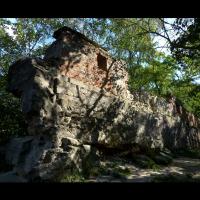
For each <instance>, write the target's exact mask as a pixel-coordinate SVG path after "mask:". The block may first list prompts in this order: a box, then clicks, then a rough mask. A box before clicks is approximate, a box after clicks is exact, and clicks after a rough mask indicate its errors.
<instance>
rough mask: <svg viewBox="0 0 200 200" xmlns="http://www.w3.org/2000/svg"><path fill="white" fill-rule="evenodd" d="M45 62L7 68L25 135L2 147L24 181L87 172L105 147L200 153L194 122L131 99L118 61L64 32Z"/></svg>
mask: <svg viewBox="0 0 200 200" xmlns="http://www.w3.org/2000/svg"><path fill="white" fill-rule="evenodd" d="M54 37H55V38H56V39H57V40H56V41H55V42H54V43H53V44H52V45H51V46H50V47H49V48H48V49H47V52H46V55H45V57H44V59H43V60H42V59H37V58H34V59H33V58H25V59H21V60H19V61H17V62H16V63H14V64H13V65H12V66H11V67H10V68H9V79H8V90H9V91H10V92H12V93H13V94H14V95H16V96H17V97H20V98H21V101H22V111H23V113H24V115H25V117H26V120H27V123H28V134H29V135H30V136H26V137H23V138H15V139H13V140H11V141H10V142H9V143H8V144H7V153H6V160H7V162H8V163H10V164H12V165H13V170H14V172H15V173H16V174H18V175H20V176H23V177H25V178H26V179H28V180H29V181H36V180H44V181H45V180H47V181H48V180H53V179H54V178H56V177H57V176H59V174H62V172H63V171H64V170H66V169H73V168H76V169H78V170H80V171H81V170H82V169H84V165H85V163H89V162H90V159H91V158H95V157H96V158H98V155H99V150H98V149H102V148H111V149H126V148H128V149H130V148H132V147H134V145H135V144H137V145H139V146H141V147H145V148H163V147H168V148H169V149H174V148H199V146H200V133H199V130H200V129H199V128H200V127H199V125H200V121H199V119H196V118H195V117H194V116H192V115H191V114H189V113H187V112H186V111H184V110H183V109H180V107H178V106H177V105H176V102H175V100H173V99H170V100H169V102H167V101H166V100H164V99H160V98H157V97H154V96H150V95H149V94H147V93H143V94H139V93H134V94H130V92H129V91H128V87H127V80H128V75H127V72H126V70H125V67H124V63H123V62H121V61H115V60H114V59H112V58H111V57H109V55H108V54H107V53H106V51H104V50H103V49H101V48H99V47H97V46H96V45H94V44H93V42H90V41H89V40H88V39H86V38H85V37H83V36H82V35H80V34H79V33H77V32H74V31H72V30H71V29H68V28H66V27H64V28H63V29H60V30H58V31H57V32H55V34H54Z"/></svg>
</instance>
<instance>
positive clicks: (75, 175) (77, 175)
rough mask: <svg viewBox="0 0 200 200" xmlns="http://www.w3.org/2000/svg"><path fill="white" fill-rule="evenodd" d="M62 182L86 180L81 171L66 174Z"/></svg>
mask: <svg viewBox="0 0 200 200" xmlns="http://www.w3.org/2000/svg"><path fill="white" fill-rule="evenodd" d="M60 182H61V183H66V182H68V183H73V182H85V178H84V177H83V175H82V174H81V173H80V172H73V173H71V174H66V175H64V176H63V177H62V179H61V180H60Z"/></svg>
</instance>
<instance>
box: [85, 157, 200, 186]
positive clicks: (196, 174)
mask: <svg viewBox="0 0 200 200" xmlns="http://www.w3.org/2000/svg"><path fill="white" fill-rule="evenodd" d="M117 168H118V170H119V169H121V170H123V169H128V171H129V174H128V175H124V176H119V177H117V176H116V174H115V175H113V174H111V175H104V176H103V175H100V176H98V177H93V178H91V179H90V180H88V181H89V182H134V183H137V182H170V181H175V182H188V181H198V182H200V159H192V158H186V157H180V158H176V159H174V160H173V162H172V163H171V165H169V166H166V167H161V168H160V169H156V170H152V169H141V168H138V167H136V166H135V165H134V164H128V163H125V164H121V163H119V164H118V165H117ZM110 170H111V171H112V168H110ZM113 170H114V169H113Z"/></svg>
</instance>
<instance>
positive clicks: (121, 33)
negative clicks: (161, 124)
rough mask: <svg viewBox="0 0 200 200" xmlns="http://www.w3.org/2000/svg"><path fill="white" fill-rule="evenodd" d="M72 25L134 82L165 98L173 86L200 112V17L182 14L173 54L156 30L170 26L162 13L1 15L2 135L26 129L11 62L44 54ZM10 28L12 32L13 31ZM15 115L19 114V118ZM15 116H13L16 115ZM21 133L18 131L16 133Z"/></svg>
mask: <svg viewBox="0 0 200 200" xmlns="http://www.w3.org/2000/svg"><path fill="white" fill-rule="evenodd" d="M62 26H69V27H71V28H73V29H75V30H77V31H79V32H81V33H83V34H85V35H86V36H87V37H89V38H90V39H92V40H94V41H95V42H97V43H98V44H100V45H101V46H103V47H104V48H106V49H108V51H109V53H110V54H111V55H112V56H113V57H115V58H117V59H123V60H125V61H126V63H127V67H128V72H129V87H130V89H131V90H132V91H134V90H139V91H140V90H146V91H148V92H150V93H153V94H155V95H158V96H163V97H165V96H166V94H167V93H168V92H169V91H170V92H172V93H173V94H174V95H175V96H176V97H177V98H178V99H179V100H180V101H181V102H182V104H183V105H184V107H185V108H186V109H187V110H188V111H190V112H193V113H194V114H195V115H196V116H199V117H200V89H199V85H198V84H197V83H195V82H194V81H195V80H196V79H198V78H199V74H200V71H199V67H198V66H199V19H192V20H190V19H188V20H187V19H177V20H176V21H175V23H174V26H173V29H174V31H175V33H176V34H177V39H176V40H174V41H172V42H171V43H170V44H171V50H172V56H169V55H168V56H167V55H165V54H164V53H161V52H159V51H157V49H156V46H155V42H154V37H155V35H154V34H153V33H156V32H159V31H161V32H162V31H165V30H164V28H163V27H164V26H163V23H162V19H157V18H152V19H149V18H100V19H99V18H54V19H49V18H28V19H27V18H15V19H6V18H1V19H0V95H1V98H0V108H1V110H2V111H3V112H1V122H0V123H1V125H0V127H1V128H0V131H1V136H2V135H13V134H15V133H16V134H17V135H18V134H24V132H25V128H24V127H25V125H24V124H25V122H24V120H23V117H22V114H21V111H20V101H19V100H18V99H15V98H14V97H13V96H12V95H10V94H8V93H7V92H6V90H5V85H6V75H7V73H8V68H9V66H10V65H11V64H12V63H13V62H15V61H16V60H17V59H19V58H21V57H26V56H40V57H42V56H43V55H44V52H45V49H46V48H47V46H48V44H49V43H51V42H52V41H53V39H52V34H53V32H54V31H55V30H56V29H58V28H60V27H62ZM8 30H10V32H8ZM13 116H14V117H13ZM11 119H12V120H11ZM14 132H15V133H14Z"/></svg>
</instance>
